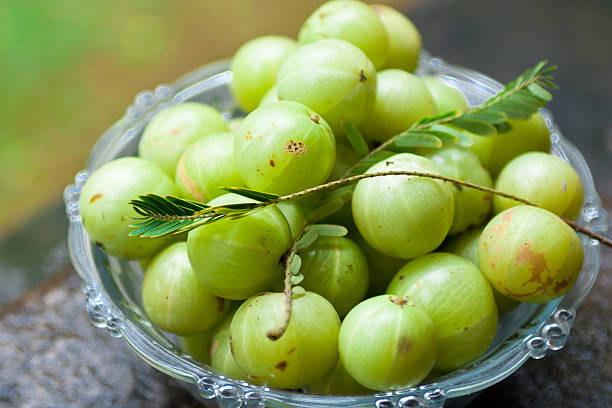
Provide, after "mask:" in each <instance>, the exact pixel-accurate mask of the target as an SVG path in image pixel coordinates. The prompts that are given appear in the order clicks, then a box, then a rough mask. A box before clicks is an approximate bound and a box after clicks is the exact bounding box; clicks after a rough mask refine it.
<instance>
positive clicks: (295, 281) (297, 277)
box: [289, 273, 304, 285]
mask: <svg viewBox="0 0 612 408" xmlns="http://www.w3.org/2000/svg"><path fill="white" fill-rule="evenodd" d="M289 280H290V281H291V284H292V285H299V284H300V283H302V281H303V280H304V275H302V274H301V273H299V274H297V275H293V276H291V277H289Z"/></svg>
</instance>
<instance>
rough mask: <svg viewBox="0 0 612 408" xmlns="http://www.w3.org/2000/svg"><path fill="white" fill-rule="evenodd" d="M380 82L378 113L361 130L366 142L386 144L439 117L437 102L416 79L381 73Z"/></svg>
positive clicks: (400, 73)
mask: <svg viewBox="0 0 612 408" xmlns="http://www.w3.org/2000/svg"><path fill="white" fill-rule="evenodd" d="M376 81H377V88H376V102H375V104H374V109H372V111H371V112H370V115H369V116H368V118H367V119H366V120H365V121H364V122H363V124H362V125H361V126H360V130H361V131H362V133H363V134H364V137H365V138H366V139H368V140H372V141H377V142H384V141H386V140H387V139H389V138H391V137H392V136H395V135H397V134H399V133H401V132H403V131H405V130H407V129H408V128H410V126H412V125H413V124H414V123H416V122H418V121H419V120H420V119H422V118H424V117H427V116H433V114H434V113H435V108H436V107H435V104H434V100H433V98H432V97H431V94H430V93H429V90H428V89H427V87H426V86H425V84H424V83H423V81H421V79H420V78H419V77H417V76H416V75H413V74H411V73H408V72H405V71H402V70H399V69H388V70H385V71H380V72H379V73H378V74H377V75H376Z"/></svg>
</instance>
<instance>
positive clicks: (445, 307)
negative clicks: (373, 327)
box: [387, 252, 497, 371]
mask: <svg viewBox="0 0 612 408" xmlns="http://www.w3.org/2000/svg"><path fill="white" fill-rule="evenodd" d="M387 293H389V294H393V295H396V296H405V297H407V298H409V299H410V300H411V301H413V302H415V303H416V304H418V305H420V306H422V307H423V308H424V309H425V310H426V311H427V313H428V314H429V316H430V317H431V319H432V320H433V323H434V325H435V327H436V333H437V337H438V345H439V352H438V357H437V359H436V365H435V368H436V370H440V371H453V370H456V369H457V368H459V367H462V366H464V365H465V364H467V363H469V362H471V361H474V360H475V359H476V358H478V357H479V356H481V355H482V354H483V353H484V352H485V351H486V350H487V348H488V347H489V346H490V345H491V343H492V342H493V339H494V338H495V332H496V331H497V307H496V305H495V300H494V298H493V290H492V289H491V285H489V282H487V279H486V278H485V277H484V276H483V274H482V273H481V272H480V270H479V269H478V267H476V265H474V263H473V262H470V261H468V260H466V259H464V258H462V257H460V256H458V255H454V254H448V253H443V252H437V253H431V254H427V255H425V256H422V257H420V258H417V259H414V260H412V261H410V262H408V263H407V264H406V265H405V266H404V267H403V268H402V269H400V270H399V272H397V274H396V275H395V277H394V278H393V280H392V281H391V283H390V284H389V288H387Z"/></svg>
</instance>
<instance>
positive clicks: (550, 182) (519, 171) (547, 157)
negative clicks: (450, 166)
mask: <svg viewBox="0 0 612 408" xmlns="http://www.w3.org/2000/svg"><path fill="white" fill-rule="evenodd" d="M495 189H496V190H500V191H503V192H504V193H509V194H513V195H515V196H517V197H521V198H524V199H525V200H527V201H529V202H531V203H533V204H535V205H537V206H538V207H541V208H544V209H545V210H548V211H550V212H552V213H554V214H557V215H558V216H560V217H564V218H569V219H576V218H577V216H578V214H579V211H580V208H581V207H582V198H583V194H584V193H583V188H582V182H581V181H580V176H579V175H578V173H576V170H574V169H573V168H572V166H570V165H569V164H568V163H567V162H565V161H563V160H562V159H560V158H559V157H557V156H553V155H552V154H548V153H542V152H529V153H524V154H522V155H520V156H518V157H515V158H514V159H512V160H511V161H510V162H509V163H508V164H506V166H505V167H504V168H503V170H502V171H501V173H500V174H499V176H498V177H497V180H496V182H495ZM518 204H519V203H518V202H516V201H514V200H511V199H508V198H504V197H500V196H495V198H494V200H493V205H494V208H495V212H496V213H500V212H502V211H503V210H506V209H508V208H510V207H513V206H515V205H518Z"/></svg>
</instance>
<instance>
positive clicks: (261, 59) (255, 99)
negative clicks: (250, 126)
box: [230, 35, 297, 112]
mask: <svg viewBox="0 0 612 408" xmlns="http://www.w3.org/2000/svg"><path fill="white" fill-rule="evenodd" d="M296 48H297V43H296V42H295V40H293V39H291V38H288V37H283V36H279V35H267V36H263V37H257V38H255V39H253V40H250V41H248V42H246V43H245V44H244V45H242V46H241V47H240V48H239V49H238V51H236V54H234V57H233V58H232V63H231V65H230V70H231V71H232V74H233V79H232V83H231V90H232V94H233V95H234V97H235V98H236V100H237V101H238V103H239V104H240V106H242V107H243V108H244V110H246V111H247V112H250V111H252V110H253V109H255V108H256V107H257V106H258V105H259V104H260V101H261V99H262V98H263V96H264V94H265V93H266V92H268V91H269V90H270V88H272V87H273V86H274V83H275V82H276V75H277V73H278V69H279V67H280V65H281V63H282V62H283V61H284V60H285V59H286V58H287V56H288V55H289V54H291V53H292V52H293V51H294V50H295V49H296Z"/></svg>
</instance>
